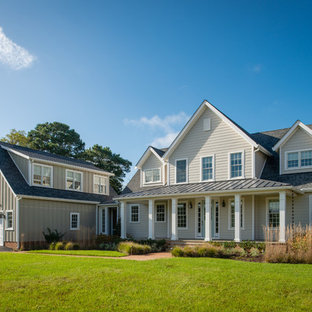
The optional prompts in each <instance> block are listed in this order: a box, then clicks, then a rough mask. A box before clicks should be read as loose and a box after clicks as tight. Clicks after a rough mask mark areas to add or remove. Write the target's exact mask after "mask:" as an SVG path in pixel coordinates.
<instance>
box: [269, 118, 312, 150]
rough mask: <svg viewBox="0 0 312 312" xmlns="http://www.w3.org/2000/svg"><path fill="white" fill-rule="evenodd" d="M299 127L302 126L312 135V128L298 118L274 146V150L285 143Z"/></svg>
mask: <svg viewBox="0 0 312 312" xmlns="http://www.w3.org/2000/svg"><path fill="white" fill-rule="evenodd" d="M298 128H301V129H302V130H304V131H305V132H306V133H307V134H309V135H310V136H311V137H312V130H311V129H310V128H309V127H308V126H306V125H305V124H304V123H302V122H301V121H300V120H297V121H296V122H295V123H294V124H293V125H292V127H291V128H289V130H288V131H287V132H286V133H285V134H284V136H283V137H282V138H281V139H280V140H279V141H278V142H277V143H276V144H275V145H274V146H273V148H272V149H273V151H277V150H278V149H279V148H280V147H281V146H282V145H283V144H285V143H286V142H287V141H288V139H289V138H290V137H291V136H292V135H293V134H294V132H295V131H296V130H297V129H298Z"/></svg>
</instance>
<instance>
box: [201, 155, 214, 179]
mask: <svg viewBox="0 0 312 312" xmlns="http://www.w3.org/2000/svg"><path fill="white" fill-rule="evenodd" d="M201 166H202V177H201V178H202V181H207V180H213V178H214V177H213V156H208V157H203V158H202V163H201Z"/></svg>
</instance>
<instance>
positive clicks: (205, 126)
mask: <svg viewBox="0 0 312 312" xmlns="http://www.w3.org/2000/svg"><path fill="white" fill-rule="evenodd" d="M203 130H204V131H209V130H211V119H210V118H204V120H203Z"/></svg>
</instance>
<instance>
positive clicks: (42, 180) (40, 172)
mask: <svg viewBox="0 0 312 312" xmlns="http://www.w3.org/2000/svg"><path fill="white" fill-rule="evenodd" d="M33 184H34V185H41V186H46V187H51V186H52V167H51V166H45V165H41V164H40V165H39V164H34V167H33Z"/></svg>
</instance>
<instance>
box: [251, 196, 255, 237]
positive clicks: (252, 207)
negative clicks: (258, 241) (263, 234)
mask: <svg viewBox="0 0 312 312" xmlns="http://www.w3.org/2000/svg"><path fill="white" fill-rule="evenodd" d="M251 240H253V241H254V240H255V195H252V198H251Z"/></svg>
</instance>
